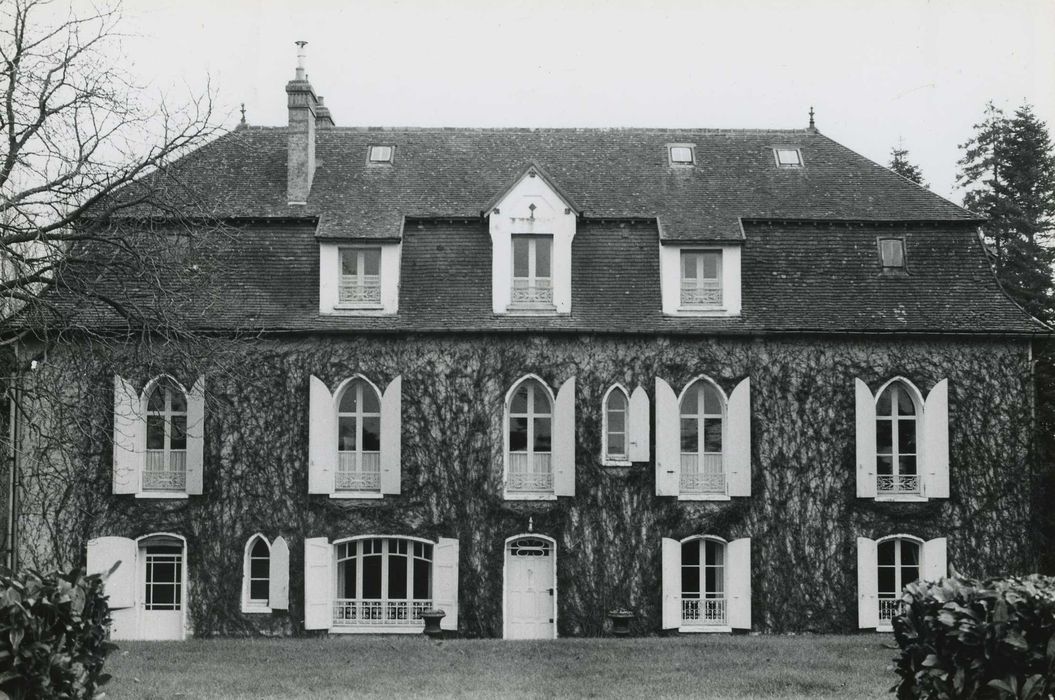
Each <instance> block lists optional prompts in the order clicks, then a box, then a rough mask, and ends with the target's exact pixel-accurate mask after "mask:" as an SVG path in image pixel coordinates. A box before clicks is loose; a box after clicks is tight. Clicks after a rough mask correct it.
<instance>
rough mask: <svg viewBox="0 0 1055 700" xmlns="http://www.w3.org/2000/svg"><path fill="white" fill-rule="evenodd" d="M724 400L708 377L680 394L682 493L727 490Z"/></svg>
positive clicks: (697, 381) (715, 493)
mask: <svg viewBox="0 0 1055 700" xmlns="http://www.w3.org/2000/svg"><path fill="white" fill-rule="evenodd" d="M725 412H726V401H725V396H724V394H723V393H722V391H721V390H720V389H719V388H718V387H717V386H715V385H714V384H713V383H712V382H710V381H709V380H707V379H698V380H696V381H695V382H693V383H692V384H690V385H689V386H688V387H687V388H686V389H685V392H684V394H682V397H681V404H680V417H681V492H682V493H688V494H713V495H723V494H725V493H726V479H725V465H724V462H723V459H722V449H723V445H724V443H725Z"/></svg>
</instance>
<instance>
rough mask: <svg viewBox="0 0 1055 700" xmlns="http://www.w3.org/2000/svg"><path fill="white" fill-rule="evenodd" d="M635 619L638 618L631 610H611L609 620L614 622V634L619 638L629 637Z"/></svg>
mask: <svg viewBox="0 0 1055 700" xmlns="http://www.w3.org/2000/svg"><path fill="white" fill-rule="evenodd" d="M635 617H637V616H636V615H634V613H632V612H630V611H629V610H625V609H619V610H609V611H608V619H609V620H611V621H612V634H614V635H615V636H617V637H629V636H630V621H631V620H633V619H634V618H635Z"/></svg>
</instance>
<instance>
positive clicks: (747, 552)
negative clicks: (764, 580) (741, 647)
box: [726, 537, 751, 630]
mask: <svg viewBox="0 0 1055 700" xmlns="http://www.w3.org/2000/svg"><path fill="white" fill-rule="evenodd" d="M726 551H727V552H728V555H729V557H728V559H729V573H728V578H729V626H730V627H732V628H733V629H742V630H749V629H751V538H750V537H743V538H741V539H738V540H733V541H732V542H730V543H729V544H728V545H726Z"/></svg>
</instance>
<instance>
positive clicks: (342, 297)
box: [338, 246, 381, 308]
mask: <svg viewBox="0 0 1055 700" xmlns="http://www.w3.org/2000/svg"><path fill="white" fill-rule="evenodd" d="M338 301H339V303H340V304H341V305H342V306H349V307H355V308H380V306H381V247H380V246H377V247H370V248H342V249H341V281H340V290H339V294H338Z"/></svg>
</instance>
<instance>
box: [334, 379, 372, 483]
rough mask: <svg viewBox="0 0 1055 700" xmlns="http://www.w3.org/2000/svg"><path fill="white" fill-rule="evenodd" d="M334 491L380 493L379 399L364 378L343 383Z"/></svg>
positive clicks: (338, 405) (338, 417)
mask: <svg viewBox="0 0 1055 700" xmlns="http://www.w3.org/2000/svg"><path fill="white" fill-rule="evenodd" d="M336 489H337V490H338V491H375V492H380V490H381V400H380V397H378V395H377V392H376V391H375V390H374V388H373V387H372V386H370V385H369V384H368V383H367V382H366V381H365V380H363V379H355V380H353V381H352V382H350V383H349V384H346V385H345V387H344V391H343V392H342V393H341V396H340V400H339V402H338V404H337V475H336Z"/></svg>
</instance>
